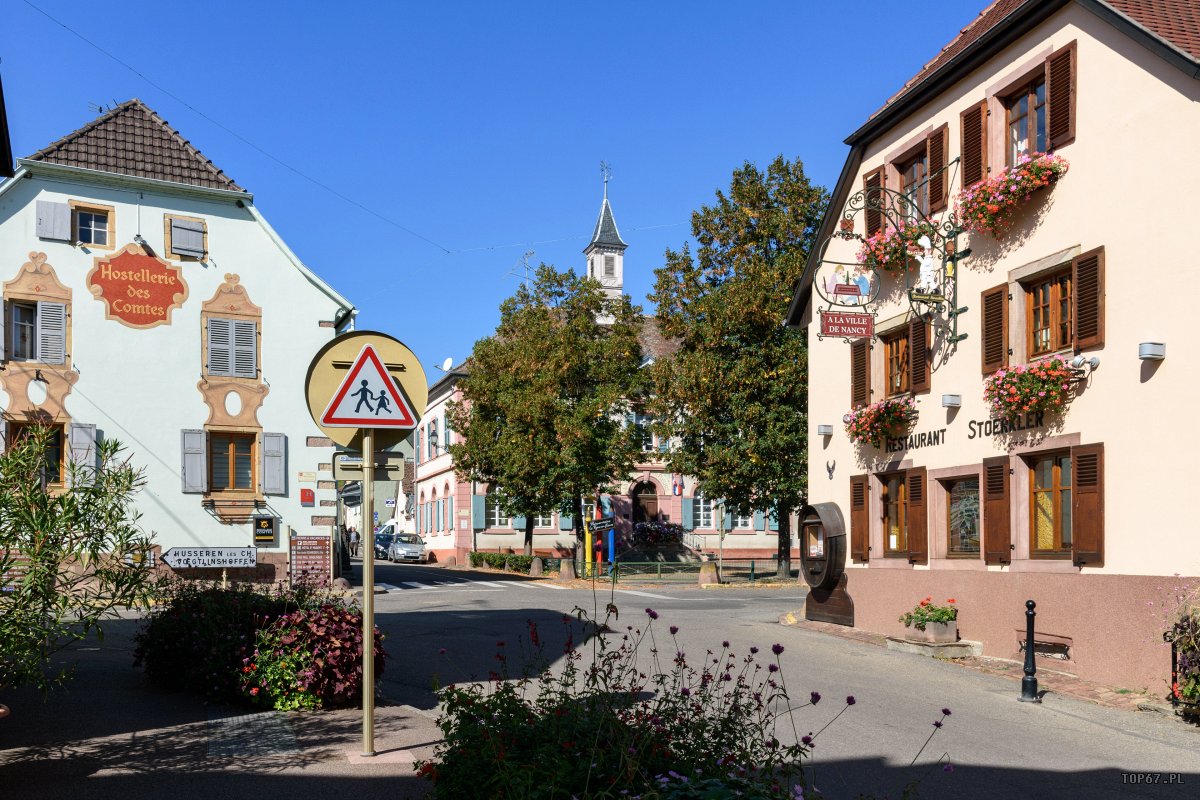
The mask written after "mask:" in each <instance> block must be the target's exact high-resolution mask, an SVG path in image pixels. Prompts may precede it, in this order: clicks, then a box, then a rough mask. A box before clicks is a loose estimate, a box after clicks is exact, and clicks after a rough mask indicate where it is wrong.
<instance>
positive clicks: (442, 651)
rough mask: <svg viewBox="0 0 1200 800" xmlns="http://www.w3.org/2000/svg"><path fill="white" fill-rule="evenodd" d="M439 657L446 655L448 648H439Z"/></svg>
mask: <svg viewBox="0 0 1200 800" xmlns="http://www.w3.org/2000/svg"><path fill="white" fill-rule="evenodd" d="M438 655H439V656H444V655H446V648H444V647H442V648H439V649H438Z"/></svg>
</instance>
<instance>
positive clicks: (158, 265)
mask: <svg viewBox="0 0 1200 800" xmlns="http://www.w3.org/2000/svg"><path fill="white" fill-rule="evenodd" d="M87 287H88V289H89V290H90V291H91V293H92V294H93V295H95V297H96V299H97V300H100V301H102V302H103V303H104V309H105V314H104V315H105V317H106V318H107V319H115V320H116V321H118V322H120V323H123V324H125V325H128V326H129V327H131V328H153V327H154V326H155V325H170V324H171V312H172V311H174V310H175V309H177V308H179V307H180V306H182V305H183V303H184V301H185V300H187V297H188V287H187V284H186V283H185V282H184V280H183V268H182V267H179V266H176V265H174V264H172V263H170V262H169V261H164V260H163V259H161V258H158V257H157V256H152V255H150V254H149V253H147V252H146V251H145V250H143V249H142V247H141V246H140V245H137V244H127V245H125V247H123V248H122V249H120V250H118V251H117V252H116V253H114V254H112V255H109V256H98V257H97V258H96V262H95V266H93V267H92V271H91V272H89V273H88V275H87Z"/></svg>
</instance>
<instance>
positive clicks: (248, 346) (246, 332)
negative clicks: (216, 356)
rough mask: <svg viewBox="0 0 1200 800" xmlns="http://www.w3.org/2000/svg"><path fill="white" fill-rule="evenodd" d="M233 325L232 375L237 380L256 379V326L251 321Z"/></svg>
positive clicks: (247, 320)
mask: <svg viewBox="0 0 1200 800" xmlns="http://www.w3.org/2000/svg"><path fill="white" fill-rule="evenodd" d="M231 321H232V323H233V374H234V375H235V376H237V377H239V378H257V377H258V325H257V324H256V323H255V322H254V320H252V319H235V320H231Z"/></svg>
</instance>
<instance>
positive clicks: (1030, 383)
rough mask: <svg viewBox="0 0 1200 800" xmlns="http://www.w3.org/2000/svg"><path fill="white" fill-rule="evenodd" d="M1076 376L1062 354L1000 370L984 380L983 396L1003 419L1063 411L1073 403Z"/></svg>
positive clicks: (993, 410)
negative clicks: (1073, 385)
mask: <svg viewBox="0 0 1200 800" xmlns="http://www.w3.org/2000/svg"><path fill="white" fill-rule="evenodd" d="M1073 377H1074V376H1073V375H1072V373H1071V368H1070V367H1069V366H1067V362H1066V361H1065V360H1063V358H1062V357H1060V356H1050V357H1049V358H1044V359H1042V360H1040V361H1033V362H1030V363H1029V364H1020V365H1018V366H1015V367H1008V368H1006V369H1000V370H997V371H996V372H995V373H993V374H992V375H990V376H989V377H987V378H986V379H985V380H984V382H983V398H984V400H986V401H987V402H988V405H990V406H991V407H992V413H993V414H994V415H995V416H997V417H1000V418H1002V419H1013V418H1015V417H1018V416H1020V415H1021V414H1027V413H1035V414H1036V413H1039V412H1045V411H1051V412H1053V411H1062V410H1063V409H1064V408H1066V406H1067V404H1068V403H1070V402H1071V379H1072V378H1073Z"/></svg>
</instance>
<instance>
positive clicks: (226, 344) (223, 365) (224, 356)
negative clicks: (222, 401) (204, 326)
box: [208, 317, 233, 375]
mask: <svg viewBox="0 0 1200 800" xmlns="http://www.w3.org/2000/svg"><path fill="white" fill-rule="evenodd" d="M232 337H233V321H232V320H228V319H220V318H219V317H209V318H208V374H209V375H232V374H233V339H232Z"/></svg>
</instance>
